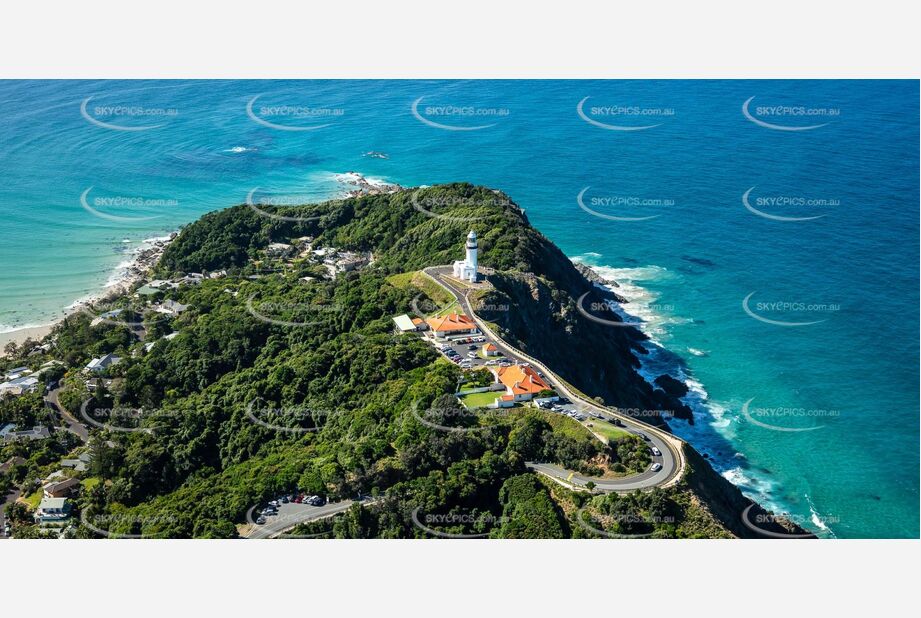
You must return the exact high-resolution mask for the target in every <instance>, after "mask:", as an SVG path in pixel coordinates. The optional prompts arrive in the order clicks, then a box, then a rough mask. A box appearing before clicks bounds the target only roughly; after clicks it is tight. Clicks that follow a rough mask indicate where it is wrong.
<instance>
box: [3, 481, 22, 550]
mask: <svg viewBox="0 0 921 618" xmlns="http://www.w3.org/2000/svg"><path fill="white" fill-rule="evenodd" d="M19 495H20V494H19V490H18V489H15V488H14V489H13V490H12V491H11V492H9V493H8V494H6V496H4V497H3V502H0V539H5V538H7V536H6V534H5V533H4V532H3V530H4V527H5V525H6V505H8V504H12V503H13V502H16V501H17V500H19Z"/></svg>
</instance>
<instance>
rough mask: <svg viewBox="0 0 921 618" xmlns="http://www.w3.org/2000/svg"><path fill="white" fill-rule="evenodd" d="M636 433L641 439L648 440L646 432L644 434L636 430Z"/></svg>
mask: <svg viewBox="0 0 921 618" xmlns="http://www.w3.org/2000/svg"><path fill="white" fill-rule="evenodd" d="M636 435H638V436H639V437H641V438H642V439H644V440H646V442H649V436H647V435H646V434H644V433H643V432H642V431H638V432H636Z"/></svg>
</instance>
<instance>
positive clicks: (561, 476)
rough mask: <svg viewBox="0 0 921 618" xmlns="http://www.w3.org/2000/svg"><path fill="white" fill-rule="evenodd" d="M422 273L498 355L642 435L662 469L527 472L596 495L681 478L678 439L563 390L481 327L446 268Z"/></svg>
mask: <svg viewBox="0 0 921 618" xmlns="http://www.w3.org/2000/svg"><path fill="white" fill-rule="evenodd" d="M422 272H424V273H425V274H426V275H428V276H429V277H430V278H431V279H432V280H434V281H435V282H436V283H438V284H439V285H441V287H443V288H445V289H446V290H447V291H449V292H450V293H451V294H452V295H454V297H455V298H456V299H457V302H458V304H459V305H460V306H461V308H462V309H463V311H464V312H465V313H466V314H467V315H468V316H470V317H471V318H472V319H473V320H474V321H475V322H476V324H477V326H479V328H480V330H481V331H482V332H483V333H484V334H486V335H487V337H489V339H490V340H491V341H492V342H493V343H494V344H495V345H496V347H498V348H499V351H500V352H502V353H503V354H504V355H505V356H506V357H507V358H509V359H511V360H513V361H517V362H519V363H530V364H531V365H532V366H533V367H535V368H536V369H537V370H538V371H541V372H542V373H543V374H544V375H545V376H546V377H547V379H549V380H550V382H551V386H553V387H554V389H555V390H556V391H557V393H559V394H561V395H563V396H564V397H567V398H568V399H570V400H571V401H572V402H573V407H575V408H576V409H578V410H579V411H581V412H583V413H584V414H586V415H591V414H598V415H600V416H602V417H604V418H605V419H606V420H613V419H617V420H619V421H620V423H621V425H622V429H625V430H627V431H629V432H632V433H635V434H643V435H645V436H646V437H647V438H648V442H649V444H650V446H655V447H656V448H658V449H659V451H660V452H661V453H662V455H661V456H658V457H653V462H654V463H659V464H661V465H662V469H661V470H659V471H658V472H653V471H652V470H646V471H645V472H642V473H640V474H635V475H632V476H627V477H622V478H618V479H608V480H602V479H598V478H593V477H588V476H583V475H580V474H579V473H576V472H573V471H571V470H566V469H564V468H561V467H560V466H556V465H554V464H545V463H539V462H530V463H529V464H528V466H529V467H530V468H531V469H533V470H535V471H536V472H539V473H541V474H544V475H546V476H548V477H550V478H552V479H554V480H555V481H558V482H561V483H564V484H567V485H574V486H582V485H584V484H585V483H586V482H587V481H589V480H590V481H592V482H593V483H595V485H596V491H602V492H612V491H633V490H634V489H648V488H651V487H657V486H668V485H671V484H673V483H675V482H677V481H678V479H679V478H680V477H681V473H682V472H683V471H684V465H685V462H684V456H683V455H682V453H681V441H680V440H679V439H678V438H676V437H675V436H672V435H671V434H669V433H667V432H664V431H662V430H661V429H658V428H657V427H653V426H652V425H649V424H647V423H644V422H642V421H638V420H636V419H634V418H632V417H630V416H627V415H625V414H621V413H619V412H618V411H617V410H616V409H613V408H608V407H605V406H600V405H598V404H597V403H595V402H594V401H591V400H589V399H586V398H584V397H582V396H581V395H579V394H578V393H576V392H574V391H573V390H572V389H570V388H569V387H567V386H566V384H565V382H564V381H563V380H561V379H560V378H559V377H558V376H557V375H556V374H555V373H553V372H552V371H551V370H550V369H549V368H548V367H547V366H546V365H544V364H543V363H541V362H540V361H538V360H537V359H534V358H531V357H529V356H527V355H525V354H524V353H522V352H520V351H519V350H517V349H516V348H514V347H512V346H511V345H510V344H508V343H506V342H505V341H504V340H502V339H500V338H499V336H498V335H497V334H496V333H494V332H493V331H492V330H491V329H490V328H489V326H487V325H486V324H484V323H483V321H482V320H481V319H480V318H479V317H478V316H477V315H476V313H474V311H473V309H472V308H471V307H470V302H469V300H468V298H467V295H466V292H467V290H466V289H462V288H461V287H459V286H458V284H456V283H454V282H453V281H452V280H451V277H450V273H451V267H450V266H431V267H429V268H426V269H424V270H423V271H422ZM587 422H591V419H589V420H588V421H587Z"/></svg>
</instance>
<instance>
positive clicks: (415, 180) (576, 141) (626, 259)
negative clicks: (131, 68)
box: [0, 81, 919, 537]
mask: <svg viewBox="0 0 921 618" xmlns="http://www.w3.org/2000/svg"><path fill="white" fill-rule="evenodd" d="M918 94H919V93H918V84H917V83H916V82H855V81H821V82H813V81H795V82H794V81H790V82H785V81H763V82H746V81H704V82H693V81H690V82H688V81H684V82H683V81H672V82H656V81H636V82H578V81H548V82H426V81H418V82H366V81H348V82H247V81H235V82H234V81H229V82H223V81H222V82H187V81H175V82H174V81H152V82H113V81H83V82H56V81H48V82H0V144H2V146H3V147H2V148H0V171H2V175H3V183H2V184H0V214H2V217H3V221H4V225H3V226H2V228H0V266H2V268H0V329H3V330H7V329H9V328H12V327H19V326H23V325H26V324H38V323H44V322H47V321H49V320H51V319H53V318H54V317H55V316H57V315H60V313H61V311H62V310H63V308H64V307H66V306H67V305H69V304H70V303H72V302H73V301H75V300H77V299H79V298H81V297H83V296H86V295H88V294H91V293H93V292H96V291H98V289H99V288H100V287H102V286H103V285H105V283H106V282H107V281H108V280H110V279H111V278H112V277H113V274H114V273H115V271H116V270H117V268H118V266H119V264H120V263H122V262H124V261H125V260H126V259H127V258H128V257H129V253H130V251H131V250H132V249H133V248H136V247H137V246H138V245H139V243H140V242H141V241H142V240H143V239H145V238H150V237H153V236H158V235H162V234H164V233H166V232H168V231H171V230H174V229H175V228H176V227H178V226H179V225H181V224H183V223H186V222H189V221H192V220H194V219H195V218H197V217H198V216H200V215H201V214H202V213H204V212H207V211H209V210H213V209H216V208H222V207H225V206H228V205H231V204H235V203H241V202H243V201H244V200H245V199H246V196H247V193H248V192H249V191H250V190H252V189H254V188H256V187H261V188H262V189H263V190H277V191H280V192H287V193H292V192H293V193H297V194H299V195H301V196H303V197H305V198H311V197H317V198H322V197H328V196H332V195H335V194H336V193H337V192H338V191H341V189H342V187H341V185H339V184H338V183H337V182H336V180H335V174H337V173H342V172H346V171H351V170H356V171H359V172H362V173H363V174H365V175H366V176H368V177H374V178H384V179H387V180H391V181H394V182H399V183H401V184H404V185H418V184H435V183H440V182H449V181H456V180H467V181H470V182H475V183H480V184H487V185H490V186H493V187H496V188H498V189H502V190H504V191H506V192H508V193H509V194H510V195H511V196H512V197H513V198H514V199H515V200H516V201H517V202H518V203H519V204H521V205H522V207H524V208H525V210H526V212H527V214H528V216H529V218H530V219H531V221H532V223H533V224H534V225H535V226H536V227H537V228H538V229H540V230H541V231H542V232H543V233H544V234H546V235H547V236H548V237H549V238H550V239H552V240H553V241H554V242H555V243H557V245H559V246H560V247H561V248H562V249H563V251H564V252H566V253H567V255H570V256H571V257H574V258H576V259H579V260H582V261H584V262H585V263H588V264H590V265H592V266H594V267H596V268H597V269H598V270H599V272H601V273H603V274H607V275H610V276H612V277H614V278H616V279H618V280H619V281H620V282H621V283H622V286H623V287H622V288H621V293H622V294H624V295H625V296H627V297H629V298H630V299H631V300H632V302H631V303H630V311H631V312H632V313H634V314H636V315H640V316H642V317H643V318H644V319H645V320H646V324H645V325H644V328H645V329H646V330H647V332H649V333H650V335H651V336H652V337H653V338H654V339H655V340H656V341H657V342H659V343H660V344H661V345H662V346H664V348H665V349H666V350H668V351H669V352H670V353H672V354H673V355H674V356H672V355H657V356H656V359H654V360H653V361H652V362H650V363H649V364H648V365H647V369H648V370H649V371H650V372H653V373H655V372H663V371H667V372H670V373H673V374H676V375H680V376H681V377H684V378H687V379H688V380H689V383H690V384H691V385H692V387H693V390H694V393H695V395H694V398H693V401H692V403H695V405H697V411H698V417H697V423H696V424H695V426H694V427H687V426H685V425H684V424H683V423H676V424H675V428H676V431H678V432H679V433H681V434H682V435H685V436H687V437H688V438H689V439H691V440H692V441H693V442H694V444H695V445H696V446H697V447H698V448H699V450H701V451H703V452H705V453H707V454H708V455H710V456H711V457H712V458H713V459H714V463H715V465H716V467H717V468H718V469H719V470H720V471H721V472H722V473H723V474H725V475H726V476H727V477H728V478H731V479H732V480H733V481H734V482H736V483H738V484H739V485H740V486H741V487H742V488H743V490H744V491H746V492H747V493H749V494H750V495H752V496H753V497H756V498H758V499H759V500H761V501H764V502H766V503H769V504H771V505H772V506H774V507H775V508H778V509H780V510H785V511H787V512H789V513H790V514H791V515H792V516H794V518H796V519H797V520H798V521H801V522H802V523H803V524H804V525H806V526H809V527H811V528H812V529H814V530H816V531H818V532H820V533H821V534H823V535H826V536H837V537H916V536H918V533H919V527H918V526H919V521H918V518H919V513H918V476H919V459H918V450H919V449H918V447H919V443H918V439H919V423H918V419H919V400H918V389H917V379H918V369H919V366H918V362H919V361H918V347H919V346H918V344H919V341H918V330H919V329H918V274H919V273H918V258H919V246H918V223H919V215H918V213H919V204H918V188H919V177H918V149H917V144H918V138H919V130H918V117H919V114H918V112H919V109H918ZM257 95H259V98H258V99H257V100H256V101H255V102H254V103H253V104H252V116H255V117H256V118H255V119H254V118H253V117H252V116H251V115H250V114H248V113H247V104H248V103H250V102H251V101H252V100H253V97H256V96H257ZM420 97H422V100H421V101H419V103H418V104H417V105H416V108H415V109H416V113H417V114H418V117H417V116H416V115H414V113H413V103H414V102H415V101H418V100H419V98H420ZM585 97H589V98H588V99H587V100H586V99H585ZM750 97H755V98H754V99H753V100H752V101H751V102H750V104H749V106H748V113H749V115H750V116H751V118H747V117H746V116H745V114H744V113H743V104H744V103H745V102H746V101H747V100H748V99H749V98H750ZM87 98H89V101H88V102H87V103H86V105H85V109H84V111H85V114H83V113H81V104H82V103H83V102H85V101H86V100H87ZM583 100H584V103H583V104H582V106H581V112H582V115H583V116H584V118H583V117H580V113H579V110H578V109H577V106H578V104H579V103H580V101H583ZM87 116H88V118H87ZM261 121H265V122H261ZM100 123H102V124H109V125H113V126H115V127H116V128H111V127H108V128H107V127H105V126H100ZM267 123H268V124H267ZM759 123H761V124H759ZM764 123H767V124H773V125H775V128H770V127H767V126H764ZM272 124H274V125H281V128H280V127H279V126H270V125H272ZM434 124H440V125H444V126H446V127H450V128H444V126H443V127H441V128H440V127H438V126H433V125H434ZM321 125H324V126H321ZM600 125H607V126H600ZM650 125H656V126H652V127H651V128H648V129H642V130H621V129H624V128H627V129H636V128H637V127H645V126H650ZM813 125H824V126H819V127H817V128H812V129H808V130H780V129H779V128H776V127H783V128H786V129H790V128H793V129H798V128H802V127H809V126H813ZM151 126H153V127H155V128H150V129H147V128H146V127H151ZM284 127H287V128H291V127H296V128H304V127H309V128H310V129H311V130H286V129H285V128H284ZM315 127H319V128H315ZM474 127H484V128H481V129H476V130H466V129H471V128H474ZM611 127H615V128H611ZM125 128H128V129H134V130H121V129H125ZM457 128H460V129H465V130H453V129H457ZM136 129H142V130H136ZM369 152H382V153H385V154H386V155H387V157H388V158H386V159H385V158H376V157H374V156H367V153H369ZM749 189H751V191H750V193H749V194H748V199H747V202H746V201H743V195H744V194H745V193H746V191H748V190H749ZM87 191H88V192H87ZM84 193H85V194H86V197H85V199H84V202H85V203H86V204H88V205H89V206H90V207H91V208H92V209H93V210H95V211H96V212H95V213H93V212H91V211H90V210H88V209H87V208H85V207H84V204H83V203H81V195H83V194H84ZM580 193H582V199H581V205H580V202H579V200H578V196H579V194H580ZM746 205H747V206H748V207H750V208H751V210H749V209H748V208H747V207H746ZM754 211H758V212H754ZM100 213H101V214H100ZM759 213H760V214H759ZM765 215H766V216H765ZM650 217H651V218H650ZM778 217H780V218H783V219H802V220H779V219H778ZM814 217H820V218H814ZM746 297H748V298H749V300H748V303H747V307H748V309H749V311H750V312H751V313H746V311H745V309H744V308H743V300H744V299H745V298H746ZM765 320H767V321H765ZM772 322H773V323H772ZM778 322H779V323H780V324H778ZM790 322H794V323H809V324H805V325H801V326H790V325H789V323H790ZM812 322H814V323H812ZM785 323H786V324H785ZM749 400H751V403H750V404H749V406H748V408H747V410H748V416H746V414H745V410H746V408H745V407H744V406H745V403H746V402H747V401H749ZM759 423H760V424H759ZM765 425H768V426H765ZM778 428H780V429H778ZM789 429H794V430H799V431H789ZM804 429H805V431H804Z"/></svg>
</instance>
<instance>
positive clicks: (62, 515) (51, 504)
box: [35, 498, 70, 524]
mask: <svg viewBox="0 0 921 618" xmlns="http://www.w3.org/2000/svg"><path fill="white" fill-rule="evenodd" d="M68 518H70V502H69V501H68V500H67V498H42V501H41V502H40V503H39V505H38V510H37V511H36V512H35V521H37V522H39V523H42V524H46V523H57V522H62V521H66V520H67V519H68Z"/></svg>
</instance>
